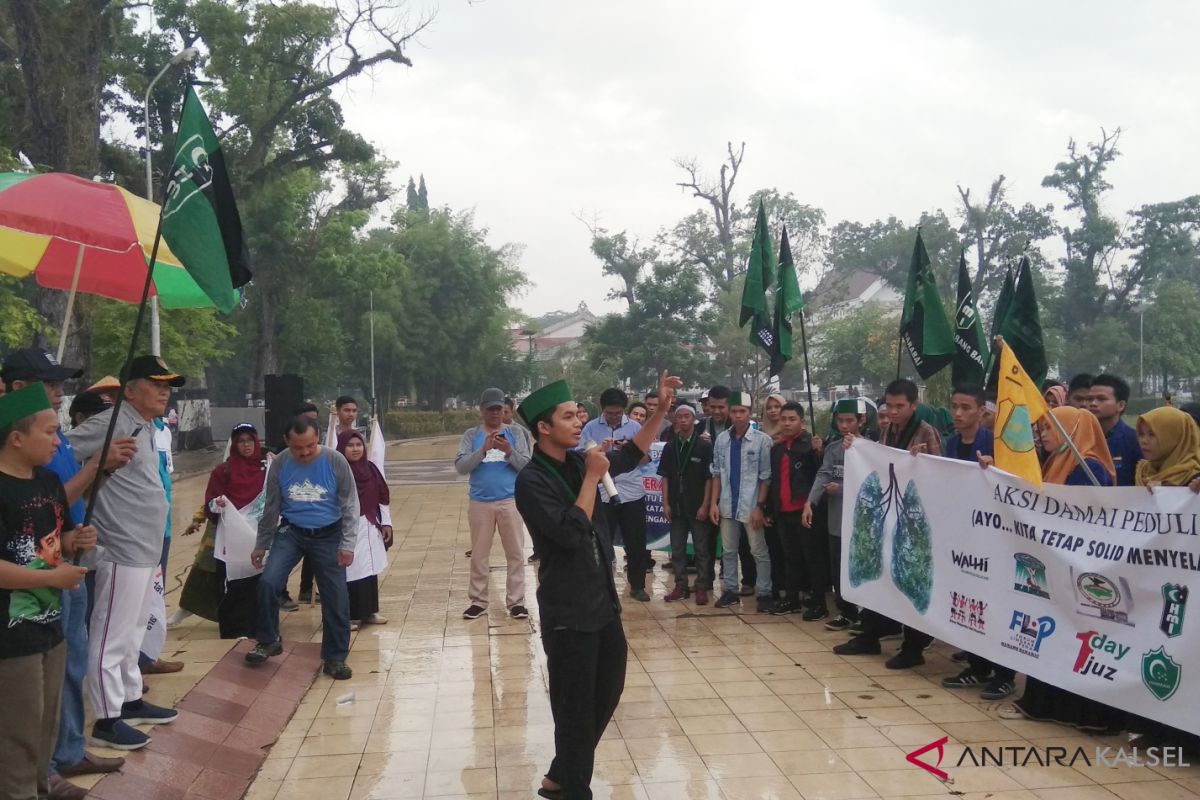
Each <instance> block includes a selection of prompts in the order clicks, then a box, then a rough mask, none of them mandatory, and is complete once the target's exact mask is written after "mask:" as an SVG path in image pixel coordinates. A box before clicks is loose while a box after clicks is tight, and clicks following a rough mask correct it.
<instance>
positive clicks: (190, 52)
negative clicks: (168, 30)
mask: <svg viewBox="0 0 1200 800" xmlns="http://www.w3.org/2000/svg"><path fill="white" fill-rule="evenodd" d="M198 55H200V51H199V50H198V49H196V48H195V47H187V48H184V49H183V50H180V51H179V52H178V53H176V54H175V57H174V58H172V59H171V63H172V64H182V63H184V62H185V61H192V60H194V59H195V58H196V56H198Z"/></svg>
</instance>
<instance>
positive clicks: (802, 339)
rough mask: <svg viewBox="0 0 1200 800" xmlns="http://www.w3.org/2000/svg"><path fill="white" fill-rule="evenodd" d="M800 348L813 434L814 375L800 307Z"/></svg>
mask: <svg viewBox="0 0 1200 800" xmlns="http://www.w3.org/2000/svg"><path fill="white" fill-rule="evenodd" d="M800 349H801V350H802V351H803V352H804V389H805V391H806V392H807V393H808V421H809V423H810V424H811V425H812V430H813V434H814V435H815V434H816V431H817V415H816V414H815V413H813V399H812V377H811V376H810V375H809V373H808V336H807V335H806V334H805V331H804V309H800Z"/></svg>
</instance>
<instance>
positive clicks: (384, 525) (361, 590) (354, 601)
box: [336, 428, 392, 631]
mask: <svg viewBox="0 0 1200 800" xmlns="http://www.w3.org/2000/svg"><path fill="white" fill-rule="evenodd" d="M336 449H337V451H338V452H339V453H341V454H342V456H343V457H344V458H345V459H346V462H347V463H348V464H349V465H350V472H352V473H353V474H354V488H355V490H356V491H357V492H358V513H359V517H360V520H359V525H358V536H357V538H356V540H355V545H356V548H357V549H356V553H355V555H356V558H355V559H354V561H353V562H352V563H351V564H347V565H346V566H347V568H348V570H347V575H346V578H347V580H346V593H347V594H348V595H349V598H350V630H352V631H356V630H358V628H359V625H386V624H387V617H384V616H383V615H382V614H380V613H379V573H380V572H381V571H382V570H383V567H384V566H385V565H386V563H387V551H388V549H389V548H391V546H392V513H391V508H390V507H389V504H390V503H391V502H392V497H391V490H389V489H388V485H387V481H386V480H385V479H384V477H383V473H382V472H380V471H379V467H377V466H375V464H373V463H372V462H371V459H369V458H368V457H367V440H366V439H365V438H363V435H362V434H361V433H359V432H358V430H356V429H354V428H350V429H349V430H342V431H341V432H340V433H339V434H338V436H337V448H336ZM350 569H353V570H354V571H355V574H356V577H353V578H351V577H350V573H349V570H350Z"/></svg>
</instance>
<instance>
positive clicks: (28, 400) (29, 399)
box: [0, 383, 53, 428]
mask: <svg viewBox="0 0 1200 800" xmlns="http://www.w3.org/2000/svg"><path fill="white" fill-rule="evenodd" d="M48 408H53V406H51V404H50V395H48V394H46V387H45V386H44V385H43V384H40V383H32V384H30V385H29V386H25V387H23V388H21V389H18V390H17V391H15V392H9V393H8V394H6V395H4V396H3V397H0V428H7V427H8V426H9V425H12V424H13V423H14V422H18V421H20V420H23V419H25V418H26V417H32V416H33V415H34V414H36V413H38V412H39V411H45V410H46V409H48Z"/></svg>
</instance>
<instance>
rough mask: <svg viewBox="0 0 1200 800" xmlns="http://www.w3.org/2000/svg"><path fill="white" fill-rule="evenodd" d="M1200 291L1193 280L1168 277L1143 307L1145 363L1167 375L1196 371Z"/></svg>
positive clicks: (1188, 374)
mask: <svg viewBox="0 0 1200 800" xmlns="http://www.w3.org/2000/svg"><path fill="white" fill-rule="evenodd" d="M1198 307H1200V292H1198V291H1197V290H1196V285H1195V284H1194V283H1191V282H1188V281H1182V280H1172V281H1168V282H1166V283H1164V284H1162V286H1160V287H1159V289H1158V292H1157V294H1156V296H1155V298H1154V302H1153V303H1152V304H1151V306H1150V308H1149V309H1147V311H1146V321H1145V323H1146V331H1145V340H1146V366H1147V368H1148V369H1149V370H1150V371H1151V372H1152V373H1157V374H1159V375H1162V376H1163V377H1164V378H1169V377H1176V378H1179V377H1193V376H1195V375H1197V374H1200V315H1197V314H1196V309H1197V308H1198Z"/></svg>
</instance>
